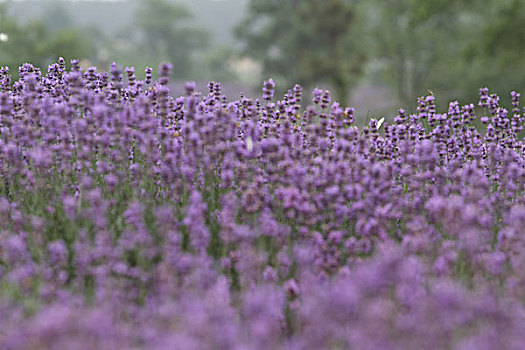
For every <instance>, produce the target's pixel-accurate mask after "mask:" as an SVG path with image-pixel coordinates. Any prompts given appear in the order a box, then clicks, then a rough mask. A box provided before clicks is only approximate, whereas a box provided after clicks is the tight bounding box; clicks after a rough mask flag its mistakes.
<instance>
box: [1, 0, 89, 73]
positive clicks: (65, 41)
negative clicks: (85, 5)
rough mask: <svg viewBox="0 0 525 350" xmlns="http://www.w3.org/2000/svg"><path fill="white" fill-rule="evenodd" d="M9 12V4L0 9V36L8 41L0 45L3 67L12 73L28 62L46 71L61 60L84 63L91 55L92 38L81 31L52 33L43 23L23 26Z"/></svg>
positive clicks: (35, 22)
mask: <svg viewBox="0 0 525 350" xmlns="http://www.w3.org/2000/svg"><path fill="white" fill-rule="evenodd" d="M7 10H8V8H7V4H5V3H4V4H1V5H0V33H3V34H5V35H7V40H6V41H2V42H0V65H1V66H8V67H10V69H11V72H13V73H16V69H17V67H19V66H20V65H21V64H22V63H25V62H29V63H32V64H34V65H37V66H41V67H46V66H47V65H48V64H50V63H52V62H54V61H56V59H57V58H58V57H60V56H62V57H64V58H66V59H72V58H79V59H82V58H89V56H90V54H91V53H92V44H91V42H90V39H89V37H85V36H84V35H82V34H81V32H80V31H77V30H72V29H67V30H66V29H57V30H56V31H50V30H49V29H48V28H47V26H46V25H45V23H43V22H40V21H31V22H28V23H27V24H20V23H18V22H16V21H15V20H14V19H13V18H12V17H11V16H9V14H8V11H7Z"/></svg>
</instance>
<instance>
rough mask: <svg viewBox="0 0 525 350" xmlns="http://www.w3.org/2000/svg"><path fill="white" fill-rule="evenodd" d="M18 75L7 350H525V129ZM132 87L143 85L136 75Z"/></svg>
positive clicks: (517, 117)
mask: <svg viewBox="0 0 525 350" xmlns="http://www.w3.org/2000/svg"><path fill="white" fill-rule="evenodd" d="M171 68H172V67H171V65H168V64H165V65H162V66H161V67H160V69H159V78H158V79H157V80H154V79H153V78H152V69H151V68H147V69H146V79H145V80H139V79H137V77H136V76H135V71H134V69H133V68H126V69H124V70H122V69H121V68H120V67H118V66H117V65H116V64H113V65H112V66H111V68H110V71H109V72H98V71H97V69H96V68H94V67H90V68H87V69H82V68H80V66H79V64H78V61H72V62H71V68H70V69H69V70H68V69H66V63H65V62H64V60H59V62H58V63H56V64H53V65H51V66H49V69H48V72H47V73H46V74H44V73H42V71H41V70H40V69H38V68H36V67H33V66H31V65H28V64H26V65H23V66H22V67H20V72H19V73H20V79H19V80H18V81H16V82H14V81H13V80H12V79H11V77H10V76H9V75H8V71H6V70H0V176H1V178H0V220H1V222H2V226H1V229H0V310H1V311H0V312H1V315H2V317H0V349H239V350H240V349H349V348H351V349H421V348H425V347H426V348H431V349H462V350H467V349H522V348H524V347H525V340H524V338H523V334H524V332H525V305H524V302H523V301H524V300H525V144H524V142H523V139H522V138H520V136H519V135H520V132H521V131H522V127H523V124H524V121H523V115H524V113H525V111H524V110H523V108H522V107H520V103H519V97H520V96H519V94H518V93H516V92H513V93H512V96H511V97H512V108H511V109H510V110H509V109H506V108H504V107H503V106H502V105H501V102H500V99H499V97H498V96H496V95H493V94H491V95H489V92H488V90H487V89H481V90H480V100H479V104H478V105H474V104H469V105H465V106H460V105H459V104H458V102H452V103H450V106H449V109H448V111H447V112H444V113H441V112H438V111H437V108H436V104H435V100H434V97H433V96H426V97H421V98H420V99H419V100H418V103H417V111H416V112H415V113H413V114H409V113H407V112H406V111H404V110H399V111H398V112H397V115H396V117H395V118H394V119H393V121H392V122H388V121H385V122H384V123H383V120H380V121H377V120H371V121H370V122H369V124H368V125H367V126H365V127H363V128H358V127H357V126H355V125H354V119H355V115H354V110H353V109H352V108H345V107H343V106H340V105H339V104H338V103H337V102H334V101H333V100H332V99H331V97H330V93H329V92H328V91H324V90H321V89H316V90H315V91H314V93H313V101H312V102H313V103H312V104H309V105H304V104H303V105H302V104H301V101H303V103H304V99H303V98H302V97H303V96H302V88H301V87H300V86H298V85H297V86H295V87H294V88H293V89H291V90H290V91H288V93H287V94H285V95H284V96H283V97H282V99H280V100H276V99H275V97H274V87H275V84H274V83H273V81H272V80H271V79H270V80H268V81H267V82H265V84H264V87H263V96H262V98H261V99H255V100H252V99H249V98H246V97H242V96H241V98H239V99H238V100H235V101H233V102H231V101H229V100H228V99H227V98H226V96H224V95H223V94H222V92H221V85H220V84H219V83H216V82H211V83H210V84H209V93H208V94H200V93H198V92H196V89H195V85H194V84H191V83H188V84H187V85H186V95H185V96H182V97H178V98H176V97H173V96H171V95H170V92H169V75H170V70H171ZM123 72H124V73H123Z"/></svg>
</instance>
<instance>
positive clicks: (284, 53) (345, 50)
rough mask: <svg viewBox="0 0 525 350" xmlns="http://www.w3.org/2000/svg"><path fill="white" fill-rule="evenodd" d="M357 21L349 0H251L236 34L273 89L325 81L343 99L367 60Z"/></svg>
mask: <svg viewBox="0 0 525 350" xmlns="http://www.w3.org/2000/svg"><path fill="white" fill-rule="evenodd" d="M357 23H358V21H356V6H355V3H354V1H348V0H323V1H304V0H302V1H299V0H285V1H276V0H271V1H268V0H252V1H251V2H250V5H249V8H248V13H247V15H246V18H245V19H244V21H243V22H242V23H241V24H240V25H239V26H238V27H237V28H236V34H237V37H238V38H239V40H241V42H242V44H243V51H242V52H243V54H244V55H245V56H248V57H251V58H252V59H254V60H257V61H259V62H261V64H262V67H263V72H264V75H265V76H266V77H273V79H274V80H276V82H277V86H278V87H281V88H290V87H292V86H293V85H294V84H295V83H299V84H301V85H303V87H305V88H307V89H310V88H312V87H313V86H314V85H315V84H323V83H324V84H328V85H329V86H330V87H331V88H332V89H333V90H334V92H335V93H336V96H337V98H338V99H339V100H340V101H341V102H343V103H345V102H346V101H347V98H348V94H349V93H350V89H351V88H352V87H353V86H355V83H356V81H357V78H358V77H359V75H360V74H361V72H362V68H363V66H364V63H365V58H366V56H365V52H364V51H363V50H360V46H359V40H358V39H359V38H358V30H359V26H358V25H357Z"/></svg>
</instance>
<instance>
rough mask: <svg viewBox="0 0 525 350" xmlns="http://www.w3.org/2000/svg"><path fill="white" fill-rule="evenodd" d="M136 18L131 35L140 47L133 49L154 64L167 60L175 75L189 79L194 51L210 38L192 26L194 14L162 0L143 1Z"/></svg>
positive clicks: (202, 47)
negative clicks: (171, 65)
mask: <svg viewBox="0 0 525 350" xmlns="http://www.w3.org/2000/svg"><path fill="white" fill-rule="evenodd" d="M136 18H137V20H136V25H135V26H133V29H132V30H131V34H132V35H134V36H135V38H136V39H137V42H138V43H139V46H138V47H133V51H134V52H138V51H143V53H145V56H146V57H145V58H146V60H147V61H148V62H150V64H153V65H154V66H156V65H158V64H159V63H160V62H162V61H170V62H171V63H173V65H174V67H175V69H174V75H175V76H176V77H177V78H181V79H185V78H190V76H191V73H192V68H193V65H192V59H193V57H194V55H195V53H196V52H198V51H200V50H202V49H204V48H206V47H207V46H208V41H209V33H208V32H206V31H204V30H201V29H198V28H194V27H191V25H190V24H191V20H192V19H193V14H192V13H191V12H190V11H189V10H188V9H187V8H186V7H184V6H182V5H179V4H172V3H169V2H167V1H165V0H143V1H141V6H140V9H139V10H138V12H137V15H136Z"/></svg>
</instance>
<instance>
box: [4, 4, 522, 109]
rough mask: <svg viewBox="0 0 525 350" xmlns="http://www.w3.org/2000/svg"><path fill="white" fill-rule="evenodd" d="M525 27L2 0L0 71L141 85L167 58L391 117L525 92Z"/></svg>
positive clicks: (178, 71) (462, 19)
mask: <svg viewBox="0 0 525 350" xmlns="http://www.w3.org/2000/svg"><path fill="white" fill-rule="evenodd" d="M523 23H525V1H524V0H483V1H482V0H222V1H218V0H126V1H122V2H107V1H100V2H96V1H90V2H84V1H80V2H71V1H66V0H39V1H38V2H37V1H32V2H21V1H9V0H5V1H4V2H2V1H0V34H2V35H0V65H8V66H10V67H11V69H12V71H14V72H16V71H17V70H16V68H17V67H18V66H19V65H20V64H22V63H24V62H31V63H34V64H36V65H38V66H41V67H43V68H44V69H45V68H46V66H47V64H49V63H51V62H54V61H56V59H57V57H59V56H63V57H65V58H66V59H68V60H69V59H71V58H78V59H81V60H82V59H84V65H88V64H90V65H91V64H92V65H97V66H99V67H100V68H102V69H107V68H108V66H109V64H110V63H111V62H112V61H115V62H118V63H119V65H121V66H131V65H134V66H136V67H137V74H138V75H139V77H140V75H141V72H142V70H143V68H144V66H146V65H148V66H151V67H154V68H156V67H157V66H158V64H159V63H160V62H161V61H171V62H172V63H173V64H174V70H173V74H174V76H175V78H177V79H179V80H196V81H200V82H201V84H200V85H202V86H205V83H202V82H203V81H206V80H218V81H222V82H225V83H228V82H234V84H231V87H232V90H231V91H237V92H238V91H239V90H240V91H243V92H245V93H247V95H248V96H255V95H256V94H257V92H258V91H259V90H260V86H261V80H262V79H263V78H264V79H267V78H269V77H273V78H274V80H276V82H277V87H278V88H280V91H279V92H283V91H286V89H288V88H291V87H292V86H293V85H294V84H295V83H300V84H301V85H303V86H304V87H305V90H306V92H309V91H311V89H312V88H313V87H314V86H319V87H325V88H329V89H331V90H332V91H333V92H334V95H335V97H336V98H337V99H338V100H339V101H341V102H343V103H345V102H348V103H351V104H353V105H356V107H357V111H358V114H359V113H360V114H361V115H368V114H370V113H371V114H377V113H382V112H379V111H378V108H379V107H378V106H379V105H381V106H382V107H381V108H382V109H381V111H383V110H384V111H388V113H394V112H395V110H396V108H397V107H403V108H405V109H408V110H413V109H414V107H415V104H416V99H417V97H419V96H421V95H424V94H427V90H432V91H433V92H434V94H435V95H436V96H437V101H438V104H441V106H440V107H444V106H445V107H446V105H447V104H448V102H449V100H451V99H459V100H460V103H467V102H472V101H474V102H475V101H476V99H477V92H478V89H479V88H480V87H483V86H488V87H489V88H490V89H491V92H496V93H499V94H500V95H502V96H503V100H504V102H505V101H506V98H505V97H506V96H508V94H509V92H510V91H511V90H518V91H520V90H521V91H522V92H525V91H523V90H525V89H524V88H525V74H524V73H523V72H525V60H524V59H523V57H525V55H524V54H525V26H524V25H523ZM234 32H235V33H234ZM177 85H182V84H179V82H177ZM198 85H199V84H198ZM378 91H379V92H378ZM385 91H386V92H392V94H388V95H389V96H390V95H393V97H394V98H387V97H388V96H387V97H385ZM231 97H236V96H231ZM349 97H353V98H349ZM364 100H369V104H368V105H366V107H360V106H362V105H363V101H364ZM384 101H387V104H388V105H387V106H385V103H384ZM507 101H508V100H507ZM387 107H388V108H387ZM367 110H368V111H369V112H367Z"/></svg>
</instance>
